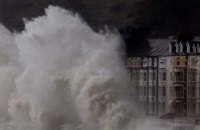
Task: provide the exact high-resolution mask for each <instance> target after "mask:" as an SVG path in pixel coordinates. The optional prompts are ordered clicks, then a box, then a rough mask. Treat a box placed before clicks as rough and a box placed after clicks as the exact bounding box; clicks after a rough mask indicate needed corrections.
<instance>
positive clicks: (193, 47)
mask: <svg viewBox="0 0 200 130" xmlns="http://www.w3.org/2000/svg"><path fill="white" fill-rule="evenodd" d="M192 49H193V53H196V52H197V50H196V47H195V45H194V44H193V46H192Z"/></svg>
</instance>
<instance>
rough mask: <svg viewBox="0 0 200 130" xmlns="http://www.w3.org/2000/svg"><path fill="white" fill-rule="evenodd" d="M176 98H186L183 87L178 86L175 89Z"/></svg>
mask: <svg viewBox="0 0 200 130" xmlns="http://www.w3.org/2000/svg"><path fill="white" fill-rule="evenodd" d="M175 93H176V94H175V96H176V98H183V97H184V90H183V87H181V86H177V87H176V88H175Z"/></svg>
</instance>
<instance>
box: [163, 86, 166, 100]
mask: <svg viewBox="0 0 200 130" xmlns="http://www.w3.org/2000/svg"><path fill="white" fill-rule="evenodd" d="M162 90H163V91H162V96H163V97H165V96H166V87H165V86H163V89H162Z"/></svg>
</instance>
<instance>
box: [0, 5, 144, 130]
mask: <svg viewBox="0 0 200 130" xmlns="http://www.w3.org/2000/svg"><path fill="white" fill-rule="evenodd" d="M45 12H46V15H44V16H41V17H38V18H35V19H33V20H32V21H25V30H24V31H22V32H20V33H14V34H12V33H10V32H9V31H8V30H7V29H5V28H4V27H3V26H0V89H1V91H0V118H1V119H3V120H4V121H2V122H1V123H0V129H9V130H15V129H16V130H25V129H26V130H27V129H29V130H39V129H41V130H51V129H52V130H54V129H63V130H73V129H81V130H128V129H131V130H132V129H133V128H135V127H136V126H135V124H136V122H137V119H138V117H139V116H140V111H139V110H138V109H137V107H136V103H135V101H134V99H133V98H130V90H132V89H130V84H129V77H128V73H127V70H126V67H125V64H124V61H123V58H122V56H123V49H122V48H123V46H122V40H121V38H120V36H119V34H118V33H117V32H114V31H112V32H110V31H104V33H96V32H94V31H93V30H92V29H91V28H90V27H89V26H88V25H87V24H86V23H85V22H84V21H83V20H82V19H81V18H80V16H79V15H78V14H76V13H73V12H70V11H67V10H64V9H61V8H59V7H53V6H50V7H48V8H47V9H46V10H45ZM12 122H14V123H12Z"/></svg>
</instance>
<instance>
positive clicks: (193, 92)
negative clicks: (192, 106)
mask: <svg viewBox="0 0 200 130" xmlns="http://www.w3.org/2000/svg"><path fill="white" fill-rule="evenodd" d="M195 95H196V94H195V87H191V97H193V98H194V97H195Z"/></svg>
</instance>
